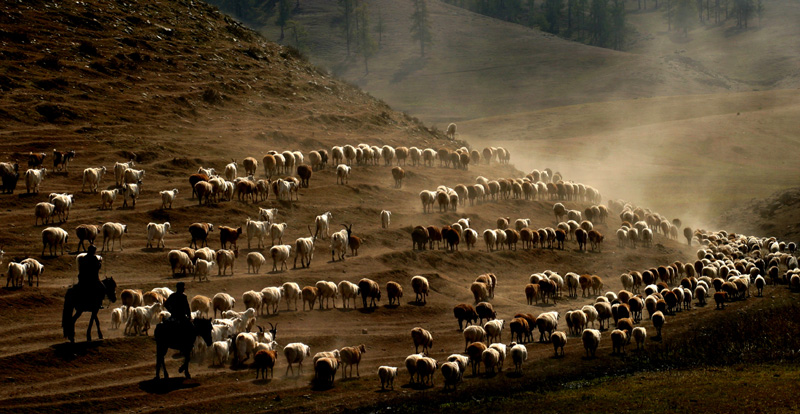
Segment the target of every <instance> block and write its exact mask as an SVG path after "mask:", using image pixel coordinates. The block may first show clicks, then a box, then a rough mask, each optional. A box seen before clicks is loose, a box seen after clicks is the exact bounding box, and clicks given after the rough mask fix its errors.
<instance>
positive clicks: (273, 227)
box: [269, 223, 289, 246]
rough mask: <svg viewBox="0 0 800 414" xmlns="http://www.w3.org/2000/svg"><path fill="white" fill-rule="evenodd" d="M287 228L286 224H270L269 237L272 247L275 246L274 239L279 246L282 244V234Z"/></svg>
mask: <svg viewBox="0 0 800 414" xmlns="http://www.w3.org/2000/svg"><path fill="white" fill-rule="evenodd" d="M287 227H289V225H288V224H286V223H272V224H270V226H269V235H270V237H271V238H272V246H275V239H277V240H278V243H279V244H283V233H284V232H285V231H286V228H287Z"/></svg>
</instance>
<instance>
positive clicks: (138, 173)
mask: <svg viewBox="0 0 800 414" xmlns="http://www.w3.org/2000/svg"><path fill="white" fill-rule="evenodd" d="M142 179H144V170H134V169H133V168H126V169H125V172H124V173H123V179H122V184H123V185H124V184H135V183H138V182H140V181H142Z"/></svg>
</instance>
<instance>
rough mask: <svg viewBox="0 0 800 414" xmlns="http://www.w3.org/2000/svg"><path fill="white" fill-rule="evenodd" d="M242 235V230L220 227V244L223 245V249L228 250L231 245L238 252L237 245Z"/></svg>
mask: <svg viewBox="0 0 800 414" xmlns="http://www.w3.org/2000/svg"><path fill="white" fill-rule="evenodd" d="M241 235H242V228H241V227H239V228H233V227H226V226H220V227H219V243H220V244H221V245H222V248H223V249H227V245H228V243H230V244H231V247H232V248H233V249H234V250H236V249H238V248H239V246H237V245H236V241H237V240H239V236H241Z"/></svg>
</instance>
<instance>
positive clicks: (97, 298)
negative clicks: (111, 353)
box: [61, 277, 117, 343]
mask: <svg viewBox="0 0 800 414" xmlns="http://www.w3.org/2000/svg"><path fill="white" fill-rule="evenodd" d="M100 283H102V284H103V290H102V291H101V290H100V289H98V290H96V291H94V292H91V291H87V290H86V289H84V288H82V287H81V286H80V285H75V286H72V287H71V288H69V289H67V293H66V294H65V295H64V312H63V313H62V314H61V327H62V328H63V329H64V337H65V338H67V339H69V341H70V342H72V343H74V342H75V322H76V321H77V320H78V318H80V316H81V314H83V312H92V317H91V318H89V329H87V330H86V341H87V342H91V341H92V322H94V323H95V324H96V325H97V336H98V337H100V339H103V333H102V332H100V319H98V318H97V311H98V310H100V307H101V306H102V305H103V299H104V298H106V297H107V298H108V300H110V301H111V302H116V301H117V282H115V281H114V278H113V277H107V278H105V279H103V280H102V281H101V282H100ZM72 311H75V314H74V315H73V314H72Z"/></svg>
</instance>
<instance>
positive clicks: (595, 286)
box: [592, 275, 603, 295]
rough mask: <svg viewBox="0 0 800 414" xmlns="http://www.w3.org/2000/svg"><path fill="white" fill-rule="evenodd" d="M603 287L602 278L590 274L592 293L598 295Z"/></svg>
mask: <svg viewBox="0 0 800 414" xmlns="http://www.w3.org/2000/svg"><path fill="white" fill-rule="evenodd" d="M602 289H603V279H602V278H601V277H600V276H597V275H592V294H595V295H600V291H601V290H602Z"/></svg>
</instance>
